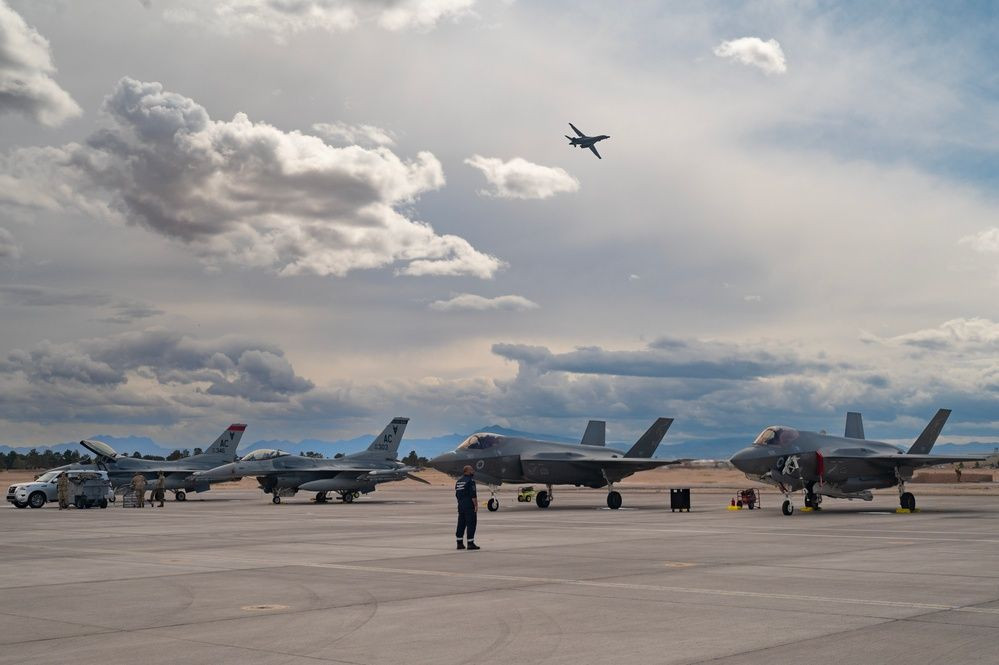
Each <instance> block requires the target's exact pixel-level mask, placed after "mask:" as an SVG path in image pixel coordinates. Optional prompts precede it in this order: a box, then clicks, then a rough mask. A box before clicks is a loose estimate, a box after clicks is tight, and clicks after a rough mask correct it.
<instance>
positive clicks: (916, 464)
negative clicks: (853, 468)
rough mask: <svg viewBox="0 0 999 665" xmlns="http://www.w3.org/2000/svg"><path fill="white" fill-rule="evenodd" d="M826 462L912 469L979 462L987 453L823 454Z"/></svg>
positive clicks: (985, 457)
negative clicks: (862, 463) (846, 462)
mask: <svg viewBox="0 0 999 665" xmlns="http://www.w3.org/2000/svg"><path fill="white" fill-rule="evenodd" d="M823 457H824V458H825V462H826V464H828V463H830V462H835V461H839V460H843V461H848V462H869V463H871V464H878V465H882V466H885V467H896V466H909V467H912V468H914V469H917V468H921V467H924V466H936V465H938V464H957V463H958V462H981V461H983V460H985V459H987V458H988V456H987V455H978V456H976V455H920V454H907V453H899V454H897V455H823Z"/></svg>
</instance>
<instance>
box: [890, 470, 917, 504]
mask: <svg viewBox="0 0 999 665" xmlns="http://www.w3.org/2000/svg"><path fill="white" fill-rule="evenodd" d="M895 478H896V479H897V480H898V503H899V505H900V506H902V509H903V510H908V511H909V512H915V510H916V497H914V496H913V495H912V492H906V491H905V480H904V479H903V478H902V474H901V473H900V472H899V470H898V469H897V468H896V469H895Z"/></svg>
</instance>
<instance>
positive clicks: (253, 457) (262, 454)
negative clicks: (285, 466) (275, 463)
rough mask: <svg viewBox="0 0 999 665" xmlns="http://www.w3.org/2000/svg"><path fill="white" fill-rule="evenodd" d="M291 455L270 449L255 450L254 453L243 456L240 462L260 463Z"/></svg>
mask: <svg viewBox="0 0 999 665" xmlns="http://www.w3.org/2000/svg"><path fill="white" fill-rule="evenodd" d="M290 454H291V453H286V452H284V451H283V450H272V449H270V448H261V449H260V450H254V451H253V452H252V453H247V454H246V455H243V458H242V459H241V460H240V461H242V462H260V461H262V460H268V459H274V458H275V457H286V456H288V455H290Z"/></svg>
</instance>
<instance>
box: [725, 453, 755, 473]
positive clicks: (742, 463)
mask: <svg viewBox="0 0 999 665" xmlns="http://www.w3.org/2000/svg"><path fill="white" fill-rule="evenodd" d="M728 461H729V462H731V463H732V466H734V467H735V468H737V469H738V470H739V471H742V472H747V471H749V470H750V468H751V467H752V461H753V451H752V449H750V448H743V449H742V450H740V451H739V452H737V453H736V454H734V455H732V457H730V458H729V460H728Z"/></svg>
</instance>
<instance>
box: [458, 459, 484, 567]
mask: <svg viewBox="0 0 999 665" xmlns="http://www.w3.org/2000/svg"><path fill="white" fill-rule="evenodd" d="M474 473H475V472H474V471H472V467H470V466H467V465H466V466H465V468H464V475H463V476H462V477H461V478H459V479H458V482H456V483H455V484H454V496H455V498H456V499H457V500H458V530H457V531H455V533H454V536H455V538H457V539H458V549H459V550H463V549H465V543H464V542H462V539H463V538H464V537H465V534H466V532H467V533H468V549H470V550H477V549H480V548H479V546H478V545H476V544H475V522H476V521H477V518H478V515H477V511H478V505H479V504H478V497H477V496H476V495H475V480H473V479H472V476H473V475H474Z"/></svg>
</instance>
